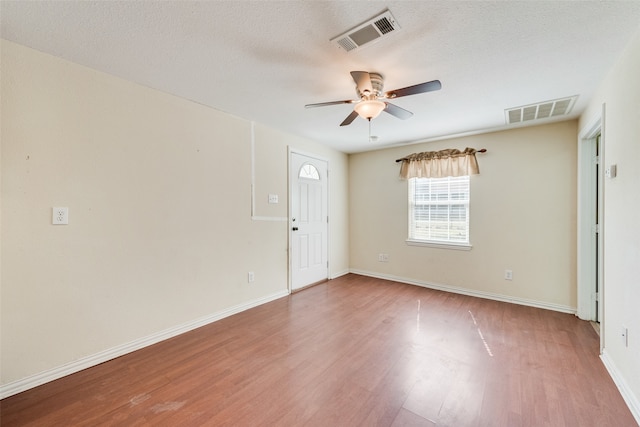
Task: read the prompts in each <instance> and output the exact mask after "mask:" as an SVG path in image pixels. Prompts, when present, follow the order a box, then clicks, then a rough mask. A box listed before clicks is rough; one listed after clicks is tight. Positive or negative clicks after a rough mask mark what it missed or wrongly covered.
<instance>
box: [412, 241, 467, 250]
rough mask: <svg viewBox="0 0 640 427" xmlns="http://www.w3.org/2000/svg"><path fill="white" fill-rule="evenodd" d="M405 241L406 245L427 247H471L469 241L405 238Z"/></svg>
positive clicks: (464, 248) (454, 248)
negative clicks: (455, 241)
mask: <svg viewBox="0 0 640 427" xmlns="http://www.w3.org/2000/svg"><path fill="white" fill-rule="evenodd" d="M405 243H406V244H407V245H408V246H423V247H427V248H438V249H453V250H457V251H470V250H471V249H472V248H473V245H472V244H471V243H454V242H440V241H436V240H416V239H407V240H405Z"/></svg>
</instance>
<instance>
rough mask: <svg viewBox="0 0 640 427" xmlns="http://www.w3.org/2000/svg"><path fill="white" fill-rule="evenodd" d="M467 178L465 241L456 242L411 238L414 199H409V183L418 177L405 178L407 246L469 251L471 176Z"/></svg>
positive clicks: (470, 246)
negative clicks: (467, 197)
mask: <svg viewBox="0 0 640 427" xmlns="http://www.w3.org/2000/svg"><path fill="white" fill-rule="evenodd" d="M466 176H467V178H468V191H469V199H467V202H466V205H467V241H466V242H456V241H446V240H430V239H416V238H412V237H411V234H412V233H411V217H412V211H411V205H412V202H413V204H414V205H415V200H412V199H411V188H412V184H411V182H410V181H411V180H413V179H419V178H410V179H408V180H407V193H408V204H407V209H408V212H407V213H408V216H407V217H408V221H409V222H408V224H407V233H408V235H409V237H407V239H406V240H405V242H406V244H407V245H408V246H423V247H430V248H438V249H453V250H460V251H469V250H471V249H472V248H473V245H472V244H471V223H470V218H469V214H470V212H471V211H470V203H471V177H470V176H468V175H466ZM426 179H431V178H426Z"/></svg>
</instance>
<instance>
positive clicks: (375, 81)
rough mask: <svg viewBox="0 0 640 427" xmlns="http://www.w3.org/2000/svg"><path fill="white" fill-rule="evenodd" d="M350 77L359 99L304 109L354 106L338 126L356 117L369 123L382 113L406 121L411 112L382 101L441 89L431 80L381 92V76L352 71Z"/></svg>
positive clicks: (439, 84) (382, 78) (316, 105)
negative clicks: (341, 105) (343, 105)
mask: <svg viewBox="0 0 640 427" xmlns="http://www.w3.org/2000/svg"><path fill="white" fill-rule="evenodd" d="M351 77H353V81H355V82H356V93H357V94H358V96H359V97H360V99H357V100H345V101H331V102H321V103H318V104H307V105H305V108H313V107H324V106H327V105H337V104H356V105H355V107H354V108H353V111H352V112H351V114H349V115H348V116H347V118H346V119H344V121H343V122H342V123H340V126H347V125H350V124H351V122H353V121H354V120H355V119H356V117H358V116H360V117H362V118H363V119H366V120H369V122H371V119H375V118H376V117H378V115H379V114H380V113H381V112H383V111H385V112H387V113H389V114H391V115H392V116H395V117H397V118H399V119H402V120H406V119H408V118H409V117H411V116H413V113H412V112H411V111H408V110H405V109H404V108H400V107H398V106H397V105H394V104H392V103H390V102H386V101H384V100H385V99H394V98H400V97H401V96H409V95H417V94H419V93H425V92H432V91H436V90H440V88H442V84H441V83H440V80H433V81H430V82H425V83H420V84H417V85H413V86H407V87H404V88H402V89H395V90H390V91H389V92H382V88H383V86H384V77H382V75H381V74H378V73H369V72H367V71H352V72H351Z"/></svg>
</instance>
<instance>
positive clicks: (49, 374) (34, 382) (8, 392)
mask: <svg viewBox="0 0 640 427" xmlns="http://www.w3.org/2000/svg"><path fill="white" fill-rule="evenodd" d="M287 295H289V292H288V291H287V290H284V291H280V292H276V293H274V294H271V295H266V296H264V297H261V298H257V299H254V300H251V301H247V302H245V303H242V304H238V305H236V306H233V307H230V308H227V309H225V310H222V311H219V312H217V313H213V314H210V315H208V316H205V317H202V318H200V319H196V320H193V321H191V322H187V323H184V324H182V325H178V326H176V327H173V328H169V329H166V330H164V331H160V332H157V333H155V334H152V335H149V336H146V337H143V338H140V339H137V340H134V341H131V342H129V343H126V344H123V345H119V346H116V347H113V348H110V349H107V350H104V351H101V352H99V353H96V354H93V355H90V356H86V357H83V358H81V359H78V360H76V361H74V362H69V363H65V364H64V365H62V366H58V367H56V368H53V369H49V370H47V371H44V372H40V373H38V374H35V375H31V376H28V377H26V378H23V379H20V380H17V381H13V382H10V383H7V384H3V385H1V386H0V399H4V398H5V397H9V396H13V395H14V394H18V393H20V392H23V391H26V390H29V389H31V388H34V387H37V386H39V385H42V384H45V383H48V382H50V381H54V380H57V379H59V378H62V377H65V376H67V375H71V374H74V373H76V372H79V371H81V370H83V369H87V368H91V367H92V366H96V365H99V364H100V363H104V362H107V361H109V360H111V359H115V358H116V357H120V356H124V355H125V354H127V353H131V352H134V351H136V350H140V349H141V348H144V347H148V346H150V345H153V344H156V343H158V342H160V341H164V340H166V339H169V338H173V337H175V336H178V335H180V334H183V333H185V332H189V331H191V330H193V329H196V328H199V327H201V326H205V325H208V324H209V323H213V322H216V321H218V320H221V319H224V318H225V317H229V316H232V315H234V314H237V313H240V312H242V311H245V310H248V309H250V308H254V307H257V306H259V305H262V304H266V303H268V302H271V301H274V300H276V299H279V298H282V297H285V296H287Z"/></svg>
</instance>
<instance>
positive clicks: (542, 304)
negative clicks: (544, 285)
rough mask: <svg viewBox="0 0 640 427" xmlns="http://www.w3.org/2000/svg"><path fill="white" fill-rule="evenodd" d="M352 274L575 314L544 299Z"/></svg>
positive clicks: (359, 271)
mask: <svg viewBox="0 0 640 427" xmlns="http://www.w3.org/2000/svg"><path fill="white" fill-rule="evenodd" d="M350 272H351V273H353V274H360V275H362V276H369V277H375V278H377V279H385V280H392V281H394V282H400V283H406V284H408V285H416V286H422V287H423V288H429V289H436V290H438V291H446V292H453V293H456V294H462V295H469V296H472V297H478V298H485V299H491V300H494V301H502V302H510V303H513V304H519V305H526V306H529V307H536V308H543V309H545V310H553V311H559V312H561V313H569V314H576V308H575V307H569V306H566V305H562V304H554V303H549V302H544V301H536V300H530V299H526V298H518V297H512V296H509V295H501V294H494V293H491V292H483V291H476V290H472V289H466V288H459V287H457V286H450V285H442V284H436V283H429V282H423V281H420V280H414V279H409V278H406V277H399V276H393V275H389V274H380V273H375V272H372V271H363V270H350Z"/></svg>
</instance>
